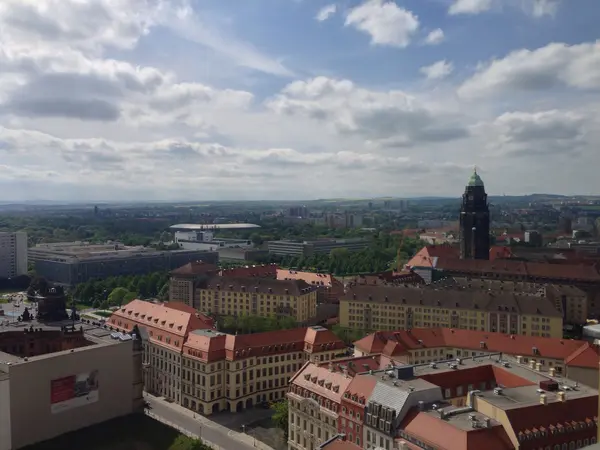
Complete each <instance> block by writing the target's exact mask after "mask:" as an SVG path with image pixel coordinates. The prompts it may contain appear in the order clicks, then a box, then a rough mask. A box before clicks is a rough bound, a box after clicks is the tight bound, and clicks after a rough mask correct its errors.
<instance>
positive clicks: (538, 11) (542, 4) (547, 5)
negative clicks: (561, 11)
mask: <svg viewBox="0 0 600 450" xmlns="http://www.w3.org/2000/svg"><path fill="white" fill-rule="evenodd" d="M559 3H560V0H533V9H532V11H531V13H532V15H533V17H543V16H554V15H556V12H557V11H558V6H559Z"/></svg>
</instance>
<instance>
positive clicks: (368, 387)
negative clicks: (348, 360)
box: [288, 353, 598, 450]
mask: <svg viewBox="0 0 600 450" xmlns="http://www.w3.org/2000/svg"><path fill="white" fill-rule="evenodd" d="M344 387H345V389H344ZM288 399H289V401H290V403H289V411H290V412H289V430H290V431H289V440H288V448H289V449H293V450H313V449H316V448H324V449H328V448H335V449H339V450H343V449H348V450H350V449H353V448H363V449H368V450H380V449H382V450H396V449H398V450H400V449H402V450H409V449H410V450H416V449H427V450H472V449H477V450H479V449H486V450H516V449H519V450H520V449H523V450H525V449H535V450H537V449H540V448H541V449H543V450H546V449H550V450H562V449H575V448H582V447H584V446H586V445H589V444H593V443H595V442H596V439H597V437H596V434H597V421H598V391H597V390H596V389H594V388H591V387H589V386H586V385H583V384H580V383H576V382H574V381H573V380H570V379H567V378H565V377H564V376H562V375H556V374H550V373H544V372H541V371H539V370H537V369H536V368H535V367H534V368H531V367H530V365H528V364H525V363H523V362H522V361H518V360H516V359H513V358H509V357H506V356H505V355H503V354H500V353H494V354H489V355H487V356H485V357H466V358H456V359H450V360H440V361H437V362H434V363H427V364H414V365H395V364H391V365H388V366H386V367H385V368H382V369H380V370H365V371H364V372H362V373H358V374H356V375H355V376H354V377H352V376H350V375H349V373H348V372H347V371H345V370H343V369H342V371H338V370H337V369H336V368H335V366H334V367H330V368H329V369H326V368H324V367H320V366H316V365H314V364H307V365H305V366H304V367H303V368H302V370H301V371H300V372H299V373H298V374H297V375H296V376H295V377H294V378H293V379H292V380H291V383H290V388H289V392H288ZM333 419H335V420H337V426H338V432H337V434H336V435H334V436H331V433H332V430H331V420H333ZM350 443H352V444H353V445H354V446H356V447H352V446H350V445H349V444H350ZM329 445H332V446H333V447H328V446H329Z"/></svg>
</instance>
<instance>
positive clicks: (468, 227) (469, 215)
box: [460, 170, 490, 259]
mask: <svg viewBox="0 0 600 450" xmlns="http://www.w3.org/2000/svg"><path fill="white" fill-rule="evenodd" d="M460 257H461V259H490V210H489V208H488V202H487V194H486V193H485V187H484V185H483V181H482V180H481V177H480V176H479V175H478V174H477V170H474V171H473V175H471V179H470V180H469V183H468V184H467V186H466V187H465V193H464V194H463V196H462V205H461V208H460Z"/></svg>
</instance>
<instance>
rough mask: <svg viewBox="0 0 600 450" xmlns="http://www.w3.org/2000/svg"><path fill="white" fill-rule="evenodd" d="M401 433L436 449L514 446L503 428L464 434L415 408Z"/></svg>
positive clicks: (500, 449)
mask: <svg viewBox="0 0 600 450" xmlns="http://www.w3.org/2000/svg"><path fill="white" fill-rule="evenodd" d="M400 429H402V430H404V432H406V433H408V434H409V435H411V436H413V437H415V438H417V439H418V440H420V441H422V442H425V443H427V444H429V445H431V446H434V447H435V448H440V449H444V450H465V449H477V450H479V449H482V450H483V449H485V450H509V449H511V450H512V449H513V448H514V446H513V445H512V443H511V442H510V439H509V438H508V435H507V434H506V432H505V431H504V428H503V427H501V426H495V427H492V428H482V429H481V428H480V429H473V430H468V431H466V430H461V429H459V428H457V427H455V426H453V425H452V424H450V423H447V422H446V421H444V420H442V419H440V418H439V417H435V416H433V415H431V414H428V413H424V412H420V411H418V410H417V409H416V408H413V409H412V410H411V411H410V412H409V413H408V414H407V415H406V417H405V418H404V419H403V420H402V422H401V423H400Z"/></svg>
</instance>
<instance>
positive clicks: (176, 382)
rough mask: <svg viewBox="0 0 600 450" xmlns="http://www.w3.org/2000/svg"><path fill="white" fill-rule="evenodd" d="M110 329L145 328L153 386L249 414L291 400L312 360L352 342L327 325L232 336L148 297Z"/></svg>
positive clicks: (116, 316)
mask: <svg viewBox="0 0 600 450" xmlns="http://www.w3.org/2000/svg"><path fill="white" fill-rule="evenodd" d="M107 325H108V326H109V329H113V330H117V331H128V330H131V329H133V328H134V327H136V326H137V329H139V330H140V333H141V334H142V337H143V338H144V340H145V342H147V345H145V348H144V367H145V386H146V389H147V390H148V391H149V392H151V393H155V394H158V395H161V396H165V397H166V398H169V399H171V400H173V401H174V402H176V403H177V404H179V405H182V406H184V407H186V408H189V409H191V410H193V411H197V412H199V413H201V414H205V415H209V414H212V413H216V412H219V411H242V410H244V409H246V408H250V407H252V406H254V405H257V404H258V403H261V402H269V401H275V400H279V399H282V398H284V397H285V393H286V391H287V386H288V380H289V378H290V377H291V376H293V375H294V374H295V373H296V372H297V371H298V370H299V369H300V368H301V367H302V365H303V364H304V363H306V362H307V361H315V362H319V363H323V362H327V361H330V360H332V359H334V358H336V357H338V356H339V355H343V354H344V352H345V345H344V343H343V342H342V341H341V340H339V339H338V338H337V337H336V336H335V335H334V334H333V333H332V332H331V331H329V330H326V329H325V328H322V327H309V328H297V329H292V330H280V331H273V332H267V333H257V334H251V335H235V336H234V335H228V334H225V333H220V332H218V331H216V330H214V328H213V327H212V322H211V321H210V319H209V318H207V317H204V316H203V315H202V314H200V313H198V312H196V310H195V309H193V308H191V307H190V306H187V305H184V304H182V303H176V302H173V303H167V304H164V305H155V304H152V303H148V302H143V301H140V300H134V301H133V302H131V303H129V304H127V305H125V306H123V307H121V308H120V309H119V310H118V311H115V313H113V315H112V316H111V317H110V319H109V321H108V322H107Z"/></svg>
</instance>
